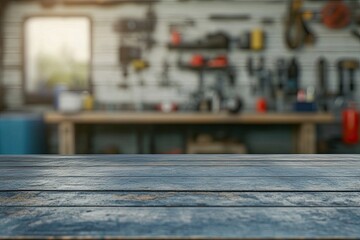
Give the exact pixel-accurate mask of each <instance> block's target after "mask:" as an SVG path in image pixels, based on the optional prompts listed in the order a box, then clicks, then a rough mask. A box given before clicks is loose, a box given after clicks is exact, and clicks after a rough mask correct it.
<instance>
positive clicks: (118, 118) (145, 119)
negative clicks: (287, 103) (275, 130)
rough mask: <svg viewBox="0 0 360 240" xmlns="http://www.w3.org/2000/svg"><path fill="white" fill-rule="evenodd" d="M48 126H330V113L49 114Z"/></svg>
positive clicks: (47, 115) (46, 117) (47, 114)
mask: <svg viewBox="0 0 360 240" xmlns="http://www.w3.org/2000/svg"><path fill="white" fill-rule="evenodd" d="M44 119H45V122H47V123H60V122H64V121H70V122H74V123H90V124H104V123H122V124H301V123H306V122H309V123H318V124H321V123H333V122H335V117H334V115H332V114H330V113H266V114H261V113H243V114H239V115H229V114H225V113H221V114H212V113H180V112H179V113H153V112H141V113H136V112H97V111H94V112H81V113H75V114H63V113H59V112H48V113H46V114H45V116H44Z"/></svg>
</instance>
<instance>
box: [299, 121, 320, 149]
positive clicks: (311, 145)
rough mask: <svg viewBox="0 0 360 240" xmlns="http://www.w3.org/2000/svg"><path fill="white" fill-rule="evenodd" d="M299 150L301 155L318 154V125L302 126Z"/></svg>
mask: <svg viewBox="0 0 360 240" xmlns="http://www.w3.org/2000/svg"><path fill="white" fill-rule="evenodd" d="M297 149H298V153H299V154H315V153H316V125H315V124H313V123H303V124H300V126H299V128H298V133H297Z"/></svg>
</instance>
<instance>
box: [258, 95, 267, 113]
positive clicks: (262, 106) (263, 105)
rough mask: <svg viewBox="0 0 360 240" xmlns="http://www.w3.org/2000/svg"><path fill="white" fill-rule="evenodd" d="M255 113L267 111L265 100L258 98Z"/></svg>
mask: <svg viewBox="0 0 360 240" xmlns="http://www.w3.org/2000/svg"><path fill="white" fill-rule="evenodd" d="M256 111H257V112H259V113H264V112H266V111H267V103H266V99H265V98H259V99H258V100H257V102H256Z"/></svg>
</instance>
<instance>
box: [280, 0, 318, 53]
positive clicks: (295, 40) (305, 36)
mask: <svg viewBox="0 0 360 240" xmlns="http://www.w3.org/2000/svg"><path fill="white" fill-rule="evenodd" d="M302 6H303V0H292V1H291V2H290V7H289V14H288V17H287V19H286V22H285V42H286V44H287V46H288V48H289V49H293V50H295V49H299V48H301V47H303V46H304V45H312V44H314V43H315V40H316V39H315V35H314V33H313V32H312V31H311V30H310V28H309V26H308V24H307V23H306V20H305V18H304V11H303V9H302ZM307 15H309V14H308V13H307Z"/></svg>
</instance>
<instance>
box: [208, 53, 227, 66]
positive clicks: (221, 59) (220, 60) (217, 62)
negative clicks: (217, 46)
mask: <svg viewBox="0 0 360 240" xmlns="http://www.w3.org/2000/svg"><path fill="white" fill-rule="evenodd" d="M228 64H229V60H228V58H227V56H225V55H219V56H217V57H216V58H214V59H211V60H209V61H208V63H207V65H208V66H209V67H213V68H216V67H226V66H228Z"/></svg>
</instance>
